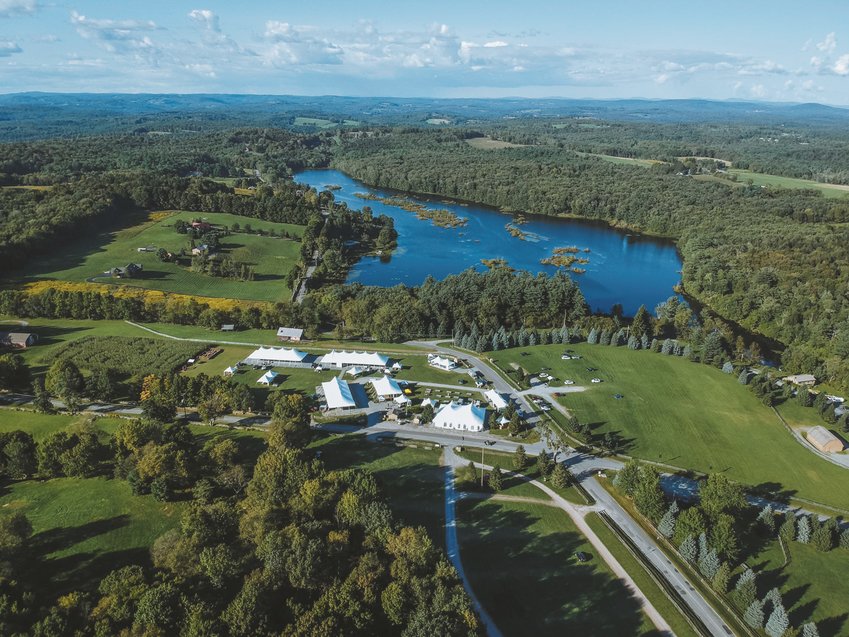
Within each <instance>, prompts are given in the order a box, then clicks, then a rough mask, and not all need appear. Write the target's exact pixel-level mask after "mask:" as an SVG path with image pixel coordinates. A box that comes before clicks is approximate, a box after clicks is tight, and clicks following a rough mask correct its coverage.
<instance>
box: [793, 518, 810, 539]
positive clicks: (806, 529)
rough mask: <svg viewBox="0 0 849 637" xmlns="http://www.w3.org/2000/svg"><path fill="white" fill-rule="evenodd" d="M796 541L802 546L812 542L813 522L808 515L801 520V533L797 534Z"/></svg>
mask: <svg viewBox="0 0 849 637" xmlns="http://www.w3.org/2000/svg"><path fill="white" fill-rule="evenodd" d="M796 541H797V542H799V543H800V544H807V543H808V542H810V541H811V521H810V520H809V519H808V517H807V516H806V515H803V516H802V517H800V518H799V531H798V533H797V534H796Z"/></svg>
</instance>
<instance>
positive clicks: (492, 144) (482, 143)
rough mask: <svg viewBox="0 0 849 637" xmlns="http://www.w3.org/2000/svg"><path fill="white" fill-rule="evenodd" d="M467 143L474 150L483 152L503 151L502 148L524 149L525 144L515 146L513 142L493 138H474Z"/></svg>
mask: <svg viewBox="0 0 849 637" xmlns="http://www.w3.org/2000/svg"><path fill="white" fill-rule="evenodd" d="M466 143H467V144H468V145H469V146H471V147H472V148H478V149H481V150H501V149H502V148H524V147H525V146H526V145H525V144H513V143H511V142H505V141H501V140H500V139H492V137H472V138H470V139H467V140H466Z"/></svg>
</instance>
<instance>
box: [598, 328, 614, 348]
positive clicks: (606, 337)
mask: <svg viewBox="0 0 849 637" xmlns="http://www.w3.org/2000/svg"><path fill="white" fill-rule="evenodd" d="M612 336H613V335H612V334H611V333H610V330H608V329H607V328H605V329H603V330H602V331H601V336H599V338H598V344H599V345H610V339H611V338H612Z"/></svg>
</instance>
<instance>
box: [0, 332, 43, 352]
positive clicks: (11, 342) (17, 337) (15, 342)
mask: <svg viewBox="0 0 849 637" xmlns="http://www.w3.org/2000/svg"><path fill="white" fill-rule="evenodd" d="M37 340H38V336H36V335H35V334H29V333H28V332H0V345H4V346H6V347H11V348H13V349H26V348H27V347H32V346H33V345H35V342H36V341H37Z"/></svg>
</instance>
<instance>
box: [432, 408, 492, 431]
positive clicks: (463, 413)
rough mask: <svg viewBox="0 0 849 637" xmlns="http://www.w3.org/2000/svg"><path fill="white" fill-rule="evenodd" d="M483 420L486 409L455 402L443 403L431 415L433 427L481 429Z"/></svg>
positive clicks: (463, 429)
mask: <svg viewBox="0 0 849 637" xmlns="http://www.w3.org/2000/svg"><path fill="white" fill-rule="evenodd" d="M485 422H486V409H484V408H483V407H476V406H475V405H458V404H457V403H450V404H448V405H445V406H444V407H442V409H440V410H439V411H438V412H436V415H435V416H434V417H433V426H434V427H440V428H441V429H457V430H459V431H483V427H484V423H485Z"/></svg>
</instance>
